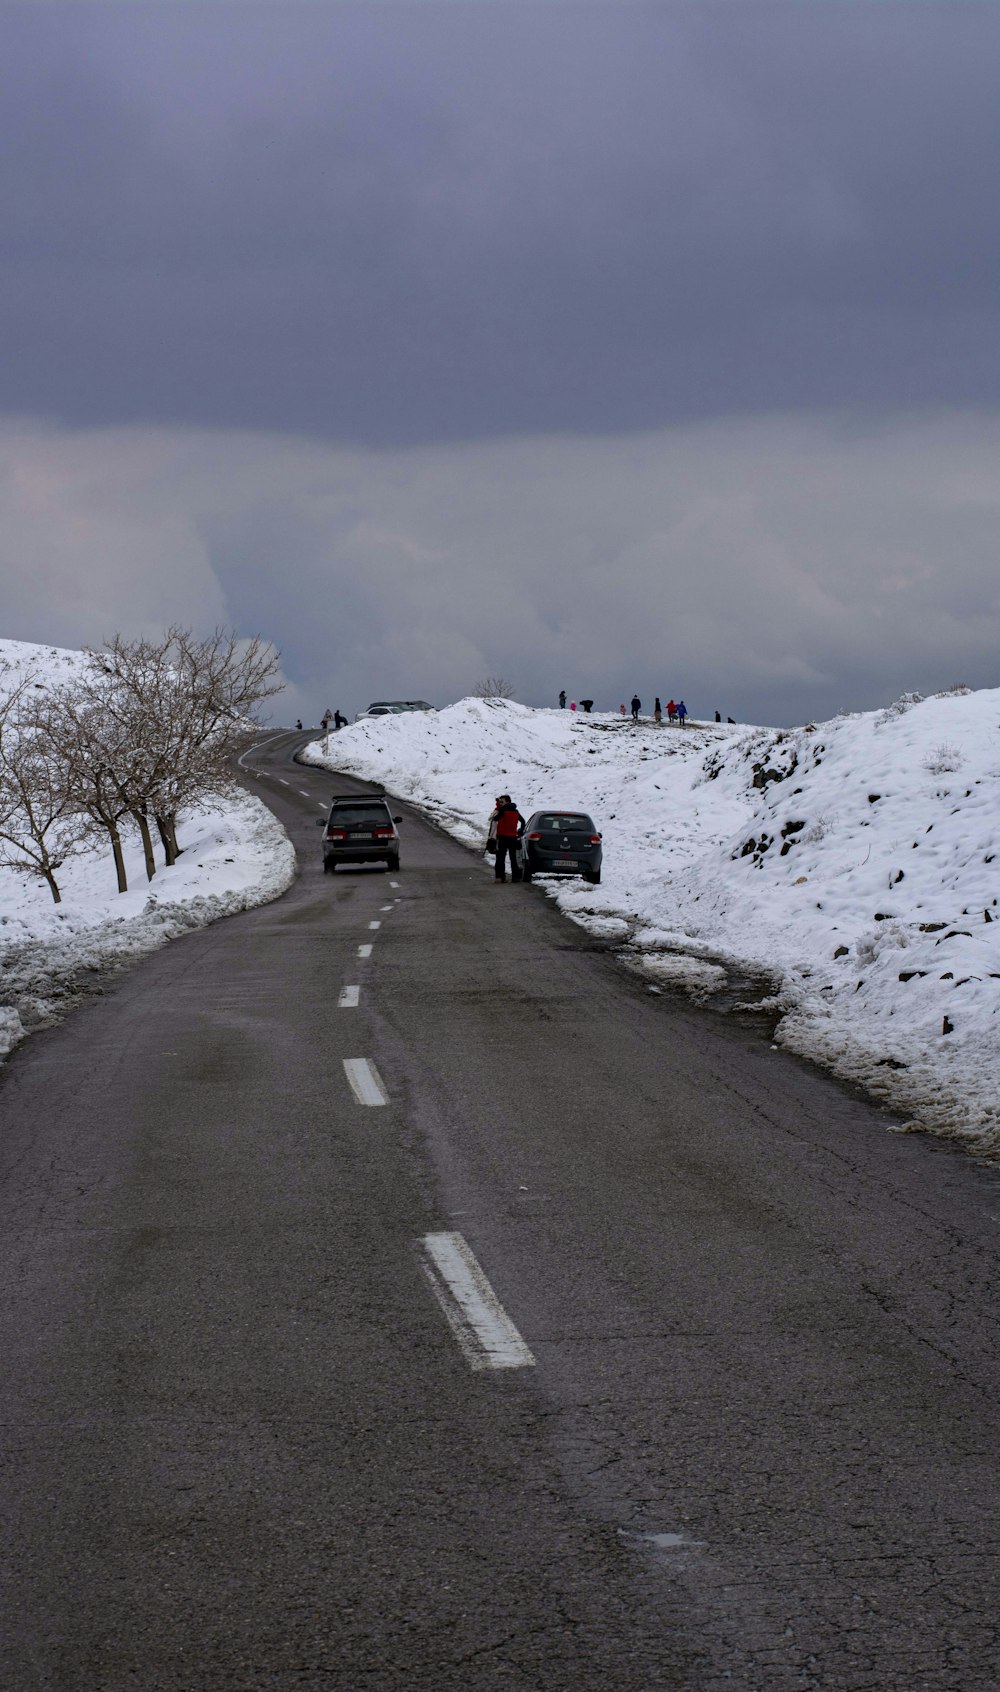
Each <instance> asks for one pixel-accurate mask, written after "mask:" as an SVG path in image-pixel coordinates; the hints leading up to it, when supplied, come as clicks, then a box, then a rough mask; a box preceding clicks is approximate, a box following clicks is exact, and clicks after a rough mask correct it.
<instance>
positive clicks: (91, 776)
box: [0, 628, 281, 904]
mask: <svg viewBox="0 0 1000 1692" xmlns="http://www.w3.org/2000/svg"><path fill="white" fill-rule="evenodd" d="M279 663H280V659H279V655H278V653H276V652H275V650H274V649H273V647H271V646H270V645H269V644H268V643H267V642H265V641H263V640H261V639H260V638H259V637H257V638H255V639H252V640H240V639H238V638H237V636H236V635H235V633H233V632H232V631H231V630H222V629H217V630H216V631H215V632H214V634H212V635H210V636H209V637H207V638H195V636H194V635H193V634H192V632H191V630H190V629H184V628H171V629H168V630H167V632H166V633H165V634H164V635H163V636H162V638H161V639H159V640H155V641H154V640H127V639H126V638H125V637H124V636H123V635H116V636H115V637H114V639H113V640H111V641H110V642H108V644H107V646H106V647H105V648H104V650H102V651H100V652H96V651H94V652H88V653H87V656H86V661H85V664H84V667H83V671H82V674H81V675H80V676H78V677H77V678H75V679H74V681H73V682H72V683H62V684H61V685H59V686H56V687H51V686H48V685H47V684H46V683H45V682H44V681H40V679H39V677H38V676H37V675H34V674H31V673H28V674H25V675H22V676H20V677H19V678H17V677H13V675H12V673H11V674H9V675H8V678H7V679H6V685H5V678H4V676H3V675H0V865H5V866H8V867H12V868H17V869H22V870H28V871H30V872H31V873H32V874H34V875H38V876H40V877H41V878H42V879H43V880H44V881H46V882H47V884H48V886H49V888H50V890H51V893H52V897H53V899H54V900H55V901H56V903H57V904H58V903H59V900H60V892H59V886H58V882H57V879H56V872H57V871H58V870H59V868H60V867H61V865H62V864H63V863H65V861H66V859H67V857H68V856H69V855H70V853H72V852H74V851H76V850H77V849H78V848H79V847H80V846H82V845H83V844H85V843H86V842H87V841H89V840H92V839H93V838H94V837H101V838H103V839H105V840H106V841H107V843H108V845H109V846H110V849H111V852H112V855H113V858H114V863H115V870H116V873H117V877H118V890H119V892H120V893H124V892H126V891H127V888H128V883H127V879H126V870H125V854H124V849H123V840H124V837H125V835H126V834H127V832H128V831H130V830H131V829H135V830H136V831H137V833H138V835H139V838H140V839H141V841H142V849H143V856H144V859H145V866H146V875H147V878H148V879H149V880H150V881H151V880H152V879H153V876H154V875H155V873H156V856H155V850H154V835H155V837H156V839H158V840H159V843H160V846H161V848H162V851H163V857H164V862H165V863H166V864H168V865H169V864H173V863H175V862H176V860H177V858H178V856H179V853H180V850H181V848H180V847H179V845H178V843H177V826H178V817H179V816H180V814H181V812H182V811H186V810H190V809H192V808H197V806H198V805H199V804H202V803H204V802H205V801H206V799H207V798H208V796H209V795H211V794H217V793H218V792H219V791H220V789H223V788H224V787H225V786H226V784H227V782H228V781H229V780H231V774H230V771H231V764H232V759H233V757H234V755H235V754H236V753H237V752H238V751H239V750H240V749H241V747H242V746H244V745H245V744H246V741H247V737H248V733H249V731H250V730H251V728H252V726H253V719H254V714H255V712H256V710H257V709H258V707H259V706H260V705H261V703H262V702H263V701H264V700H265V699H268V698H270V697H271V696H272V695H273V694H275V693H277V692H279V691H280V688H281V681H280V679H279V674H278V668H279Z"/></svg>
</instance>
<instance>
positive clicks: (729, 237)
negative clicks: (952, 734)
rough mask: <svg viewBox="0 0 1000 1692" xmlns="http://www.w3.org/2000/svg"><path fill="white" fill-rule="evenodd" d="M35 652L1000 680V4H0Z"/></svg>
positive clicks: (392, 688) (362, 694)
mask: <svg viewBox="0 0 1000 1692" xmlns="http://www.w3.org/2000/svg"><path fill="white" fill-rule="evenodd" d="M0 20H2V25H3V56H2V60H0V264H2V271H0V354H2V356H0V633H2V634H4V635H8V636H12V637H15V638H22V639H27V640H50V641H53V642H56V643H58V644H63V645H73V646H76V645H81V644H83V643H84V642H87V641H99V640H100V639H101V638H102V637H103V636H105V635H107V634H109V633H110V632H112V631H113V630H114V629H116V628H121V629H124V630H125V631H126V632H138V631H140V630H143V629H147V630H153V629H154V628H156V627H157V626H159V625H161V624H162V623H164V622H170V621H181V622H184V623H193V624H195V625H196V626H198V627H204V626H206V625H212V624H214V623H215V622H219V621H221V622H226V623H232V624H235V625H236V626H237V628H239V629H240V630H241V631H242V632H243V633H247V634H249V633H256V632H261V633H263V634H265V635H267V636H270V637H271V638H273V639H274V640H275V641H276V642H277V644H278V645H279V646H280V647H281V649H282V653H283V658H284V669H285V674H286V676H287V677H288V681H289V691H288V694H287V697H286V699H285V701H284V703H283V706H282V707H281V711H280V714H281V715H284V716H286V717H287V716H290V715H291V716H294V715H296V714H298V713H299V712H301V713H302V715H303V716H304V717H306V718H307V719H308V720H313V719H314V718H315V717H317V716H318V714H319V712H320V711H322V709H323V708H324V706H326V705H330V706H339V707H340V708H342V709H344V710H345V711H350V712H352V713H353V712H354V711H355V710H357V709H359V708H361V707H362V706H364V705H365V704H366V703H367V701H368V700H369V699H370V698H378V697H394V696H399V695H402V696H414V695H419V696H422V697H424V698H428V699H431V700H433V701H434V702H435V703H438V704H443V703H447V702H448V701H449V700H451V699H454V698H456V697H458V696H460V695H461V694H462V693H464V692H467V691H469V690H470V689H471V688H472V687H473V686H474V685H475V683H476V682H477V681H479V680H480V679H481V678H482V677H483V676H485V675H486V674H502V675H504V676H505V677H508V678H509V679H510V680H511V681H512V682H514V683H515V684H516V688H517V693H518V697H520V698H523V699H525V700H527V701H528V702H531V703H546V702H553V701H554V698H555V695H556V693H557V692H558V690H559V688H560V687H565V688H566V689H567V691H568V692H569V694H570V696H571V697H579V696H580V695H582V694H583V695H591V696H593V697H594V698H595V699H597V701H598V703H599V704H601V705H609V706H610V705H614V706H617V704H618V703H619V701H620V700H627V699H628V698H629V697H630V695H631V693H632V691H633V689H637V690H638V691H639V693H640V695H641V696H642V698H643V699H644V701H646V702H647V703H648V704H649V705H651V704H652V699H653V695H654V693H656V692H659V693H660V694H661V695H662V696H663V697H664V698H666V696H667V695H668V694H669V693H675V694H678V695H679V694H683V695H684V697H685V698H686V700H687V703H688V705H689V707H690V708H691V710H692V712H693V714H694V715H695V716H697V715H699V714H710V713H711V711H712V710H713V709H715V708H719V709H720V710H721V711H722V713H723V715H727V714H732V715H733V716H735V717H737V718H739V719H740V720H752V721H762V722H796V721H798V722H801V721H804V720H807V719H808V718H811V717H821V716H824V715H829V714H831V713H832V712H834V711H836V710H838V709H841V708H851V709H862V708H867V707H870V706H872V705H876V704H879V703H883V702H885V701H886V700H888V699H890V698H892V697H894V696H895V695H896V694H898V693H899V692H900V691H902V690H903V689H919V690H920V691H923V692H929V691H931V690H933V689H935V688H940V687H945V686H949V685H951V684H953V683H955V682H961V681H964V682H968V683H969V684H971V685H973V686H992V685H996V684H998V683H1000V666H998V657H997V654H998V653H1000V570H998V568H997V550H998V539H997V534H998V531H997V515H998V508H1000V450H998V449H1000V289H998V275H1000V187H998V184H1000V102H998V99H997V67H998V65H1000V8H997V7H994V6H991V5H985V4H979V3H977V0H968V3H963V0H946V3H942V4H936V3H934V0H900V3H898V4H894V3H892V0H867V3H864V0H858V3H853V4H852V3H848V0H786V3H777V4H767V5H763V4H757V3H756V0H730V3H728V4H727V3H725V0H719V3H713V0H705V3H703V4H695V3H693V0H689V3H683V0H677V3H671V0H661V3H654V4H649V5H643V4H628V3H625V0H608V3H607V4H604V3H602V0H587V3H583V0H581V3H566V4H559V3H558V0H535V3H534V4H532V3H530V0H520V3H513V0H510V3H508V0H451V3H446V4H441V5H436V4H433V3H428V0H409V3H408V4H401V5H393V4H387V3H381V0H370V3H369V4H365V5H350V4H339V3H336V0H326V3H324V0H311V3H310V0H302V3H295V0H285V3H275V4H270V5H269V4H267V3H261V0H257V3H251V0H247V3H245V4H228V3H224V0H204V3H199V0H186V3H183V4H182V3H180V0H176V3H173V4H166V5H162V6H158V5H153V4H147V3H143V0H127V3H126V0H123V3H121V4H116V5H103V6H97V5H94V6H92V5H89V4H87V3H86V0H72V3H68V4H65V5H61V4H59V3H58V0H46V3H38V4H30V3H28V4H22V5H17V4H0Z"/></svg>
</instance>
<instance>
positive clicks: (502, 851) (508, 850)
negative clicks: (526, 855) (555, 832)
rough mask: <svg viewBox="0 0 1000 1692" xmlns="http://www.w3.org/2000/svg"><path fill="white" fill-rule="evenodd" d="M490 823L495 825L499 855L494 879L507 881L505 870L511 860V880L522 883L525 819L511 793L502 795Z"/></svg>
mask: <svg viewBox="0 0 1000 1692" xmlns="http://www.w3.org/2000/svg"><path fill="white" fill-rule="evenodd" d="M490 821H491V822H492V823H493V824H494V832H495V834H496V842H497V855H496V863H495V866H494V871H493V874H494V877H495V879H496V880H497V881H506V879H507V877H506V875H505V874H504V869H505V867H506V864H507V860H508V858H509V859H510V879H511V881H520V879H521V863H520V852H519V846H520V842H521V836H522V834H523V833H524V827H525V823H524V818H523V817H522V815H521V813H520V811H519V810H518V808H517V806H516V805H515V803H514V801H513V799H512V798H511V796H510V794H509V793H502V794H501V795H500V799H499V801H498V803H497V808H496V810H495V811H494V813H493V817H491V818H490Z"/></svg>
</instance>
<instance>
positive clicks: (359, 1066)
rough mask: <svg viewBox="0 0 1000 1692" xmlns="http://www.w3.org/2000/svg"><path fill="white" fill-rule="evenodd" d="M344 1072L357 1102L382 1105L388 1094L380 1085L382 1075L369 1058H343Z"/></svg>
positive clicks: (387, 1100) (386, 1100)
mask: <svg viewBox="0 0 1000 1692" xmlns="http://www.w3.org/2000/svg"><path fill="white" fill-rule="evenodd" d="M344 1074H345V1075H346V1076H347V1079H348V1081H349V1082H350V1084H351V1091H352V1092H353V1094H354V1097H355V1098H356V1099H357V1101H358V1103H359V1104H363V1105H384V1104H388V1103H389V1095H388V1093H387V1092H386V1090H385V1087H384V1086H383V1085H382V1077H381V1075H380V1074H379V1072H378V1070H377V1069H376V1068H375V1065H374V1064H373V1063H372V1060H371V1058H345V1059H344Z"/></svg>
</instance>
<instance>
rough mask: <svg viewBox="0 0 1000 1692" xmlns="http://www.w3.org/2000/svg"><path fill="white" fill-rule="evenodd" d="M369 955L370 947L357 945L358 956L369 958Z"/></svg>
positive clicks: (370, 952) (370, 953)
mask: <svg viewBox="0 0 1000 1692" xmlns="http://www.w3.org/2000/svg"><path fill="white" fill-rule="evenodd" d="M371 955H372V949H371V947H370V946H359V947H358V957H359V958H370V957H371Z"/></svg>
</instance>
